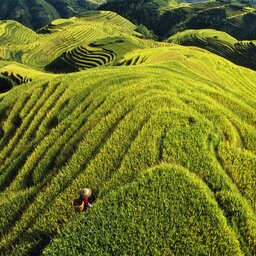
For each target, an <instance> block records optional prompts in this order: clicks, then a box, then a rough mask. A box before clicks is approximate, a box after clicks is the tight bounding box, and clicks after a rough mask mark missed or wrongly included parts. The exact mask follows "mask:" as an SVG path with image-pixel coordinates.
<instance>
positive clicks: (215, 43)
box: [167, 29, 256, 70]
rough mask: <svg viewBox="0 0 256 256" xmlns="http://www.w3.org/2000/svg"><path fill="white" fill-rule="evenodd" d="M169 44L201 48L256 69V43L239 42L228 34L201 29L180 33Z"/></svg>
mask: <svg viewBox="0 0 256 256" xmlns="http://www.w3.org/2000/svg"><path fill="white" fill-rule="evenodd" d="M167 42H172V43H177V44H181V45H190V46H197V47H201V48H204V49H207V50H208V51H211V52H213V53H216V54H218V55H220V56H222V57H224V58H226V59H229V60H230V61H232V62H234V63H236V64H238V65H241V66H245V67H248V68H251V69H254V70H255V69H256V41H237V40H236V39H235V38H233V37H232V36H230V35H228V34H227V33H224V32H221V31H216V30H213V29H201V30H186V31H184V32H180V33H178V34H176V35H174V36H172V37H170V38H169V39H168V40H167Z"/></svg>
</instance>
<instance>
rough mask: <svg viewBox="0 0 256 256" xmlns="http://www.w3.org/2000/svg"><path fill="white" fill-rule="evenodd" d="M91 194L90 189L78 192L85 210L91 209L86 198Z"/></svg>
mask: <svg viewBox="0 0 256 256" xmlns="http://www.w3.org/2000/svg"><path fill="white" fill-rule="evenodd" d="M91 194H92V190H91V189H90V188H83V189H81V191H80V197H81V199H82V200H83V202H84V206H85V207H87V208H91V207H92V205H91V204H90V203H89V199H88V197H90V195H91Z"/></svg>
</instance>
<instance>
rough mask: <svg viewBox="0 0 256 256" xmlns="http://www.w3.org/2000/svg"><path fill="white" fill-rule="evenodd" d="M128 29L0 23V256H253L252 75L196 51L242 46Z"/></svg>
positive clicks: (99, 18) (83, 17) (109, 24)
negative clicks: (87, 201) (149, 36)
mask: <svg viewBox="0 0 256 256" xmlns="http://www.w3.org/2000/svg"><path fill="white" fill-rule="evenodd" d="M215 4H216V2H211V5H212V7H213V8H215V7H214V5H215ZM198 5H199V4H198ZM203 5H205V3H201V6H203ZM169 7H170V6H169ZM169 7H168V8H169ZM166 8H167V6H166ZM136 29H137V30H138V28H137V27H136V26H135V25H134V24H132V23H131V22H129V21H128V20H126V19H125V18H123V17H121V16H119V15H117V14H115V13H113V12H109V11H93V12H85V13H82V14H80V15H77V16H75V17H73V18H69V19H58V20H54V21H52V22H51V23H50V24H48V25H47V26H45V27H43V28H42V29H41V30H40V33H35V32H33V31H32V30H30V29H28V28H26V27H24V26H23V25H21V24H19V23H18V22H15V21H2V22H0V89H1V88H2V91H1V94H0V149H1V150H0V223H1V224H0V251H1V255H3V256H5V255H6V256H7V255H8V256H9V255H22V256H23V255H24V256H25V255H41V254H45V255H79V254H83V255H113V254H115V255H120V254H126V255H147V254H152V255H221V256H222V255H256V233H255V230H256V204H255V202H256V193H255V187H256V178H255V177H256V130H255V124H256V123H255V120H256V112H255V108H256V96H255V95H256V73H255V71H253V70H251V69H248V68H245V67H241V66H236V65H235V64H234V63H232V62H230V61H229V60H227V59H225V58H223V57H220V56H218V55H216V54H213V53H211V52H209V51H207V50H211V51H212V52H215V53H218V54H219V55H221V56H225V57H226V58H228V56H231V53H232V54H233V55H232V56H235V55H236V56H239V54H240V55H241V56H245V55H246V54H245V52H246V51H247V50H246V49H248V53H250V56H251V57H253V56H254V55H253V50H251V52H250V51H249V49H250V47H251V46H252V44H253V45H254V42H251V43H249V42H248V43H246V42H239V41H237V40H236V39H235V38H233V37H231V36H229V35H227V34H225V33H222V32H217V31H214V30H207V31H206V30H204V31H203V30H202V31H186V32H184V33H180V34H177V35H176V36H174V37H172V38H171V40H172V42H175V43H181V44H183V43H184V42H191V41H193V40H194V41H196V42H197V44H201V45H199V46H201V47H202V48H204V47H205V48H206V49H207V50H205V49H201V48H198V47H195V46H182V45H178V44H173V43H168V42H162V43H160V42H155V41H153V40H146V39H143V38H142V37H143V35H142V34H141V33H142V32H143V31H139V32H138V31H136ZM194 41H193V42H194ZM210 43H212V44H211V45H209V44H210ZM240 43H241V46H240V48H239V49H238V48H236V46H237V45H238V44H240ZM220 45H222V46H223V47H222V46H220ZM210 46H211V48H210ZM247 46H248V47H247ZM207 47H208V48H207ZM253 47H254V46H253ZM242 48H243V49H242ZM213 49H215V50H213ZM228 53H229V54H230V55H228ZM244 58H245V57H244ZM241 59H242V57H241ZM252 60H253V58H252ZM232 61H234V60H232ZM49 71H50V72H51V73H48V72H49ZM75 71H76V72H75ZM67 72H70V73H69V74H62V73H67ZM52 73H57V74H52ZM9 89H10V90H9ZM87 186H88V187H90V188H91V189H92V191H93V198H94V199H95V201H94V202H93V207H92V209H90V210H88V211H85V212H83V213H82V214H77V213H75V212H74V210H73V209H72V208H71V201H72V200H73V199H74V198H76V197H77V194H78V191H79V190H80V189H81V188H82V187H87Z"/></svg>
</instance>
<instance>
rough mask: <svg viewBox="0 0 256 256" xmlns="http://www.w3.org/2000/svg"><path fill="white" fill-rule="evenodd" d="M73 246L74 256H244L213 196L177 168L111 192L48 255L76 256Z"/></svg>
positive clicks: (79, 218)
mask: <svg viewBox="0 0 256 256" xmlns="http://www.w3.org/2000/svg"><path fill="white" fill-rule="evenodd" d="M145 216H147V217H146V218H145ZM167 223H168V224H167ZM184 235H185V236H184ZM93 238H96V239H93ZM81 239H82V240H83V241H84V242H83V243H81V242H80V241H81ZM202 241H204V243H202ZM72 244H78V246H76V247H75V248H72V250H71V251H72V255H79V254H80V253H81V254H83V255H149V254H150V255H188V248H190V249H189V254H190V255H198V254H201V255H205V253H206V252H207V251H209V249H210V248H211V249H210V253H211V254H214V255H232V256H233V255H242V252H241V249H240V248H239V243H238V242H237V240H236V236H235V233H234V232H233V231H232V229H231V228H230V227H229V226H228V223H227V221H226V219H225V217H224V216H223V213H222V211H221V210H220V209H219V207H218V204H217V202H216V200H215V199H214V195H213V193H212V192H211V190H210V189H209V188H208V187H207V186H206V185H205V184H204V183H203V182H202V180H201V179H200V178H198V176H196V175H194V174H192V173H191V172H190V171H188V170H186V169H183V168H181V167H179V166H172V165H160V166H156V167H154V168H152V169H150V170H149V171H146V172H143V174H142V175H140V176H139V178H137V179H136V180H135V181H134V182H132V183H130V184H128V185H127V186H123V187H121V188H119V189H118V190H117V191H112V192H110V193H109V194H108V195H107V196H106V197H104V199H103V200H102V201H101V202H99V203H97V208H95V210H94V211H93V215H91V213H90V212H89V213H88V212H86V214H83V215H82V216H77V217H75V218H74V219H73V221H72V222H71V223H70V224H69V225H68V226H67V227H66V228H65V229H64V231H63V232H62V233H61V235H60V236H59V238H57V239H55V240H54V242H53V243H52V244H51V246H49V247H48V248H47V249H46V250H45V252H44V255H71V254H70V245H72ZM56 252H57V253H56Z"/></svg>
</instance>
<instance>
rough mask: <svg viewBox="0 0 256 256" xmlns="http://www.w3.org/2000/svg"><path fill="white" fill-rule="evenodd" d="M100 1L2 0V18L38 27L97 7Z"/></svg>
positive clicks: (0, 14) (0, 17) (0, 7)
mask: <svg viewBox="0 0 256 256" xmlns="http://www.w3.org/2000/svg"><path fill="white" fill-rule="evenodd" d="M98 2H101V3H102V1H100V0H99V1H98ZM98 5H99V3H95V2H92V1H86V0H85V1H79V0H30V1H28V0H1V2H0V10H1V13H0V19H3V20H16V21H18V22H20V23H22V24H24V25H26V26H28V27H30V28H34V29H38V28H41V27H42V26H44V25H46V24H47V23H49V22H51V21H52V20H54V19H57V18H60V17H62V18H68V17H70V16H74V15H75V14H77V13H78V12H81V11H85V10H90V9H93V8H96V7H97V6H98Z"/></svg>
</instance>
